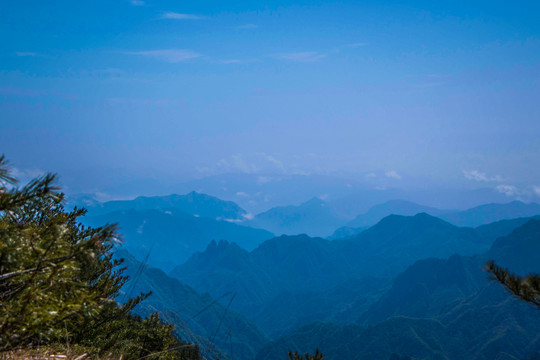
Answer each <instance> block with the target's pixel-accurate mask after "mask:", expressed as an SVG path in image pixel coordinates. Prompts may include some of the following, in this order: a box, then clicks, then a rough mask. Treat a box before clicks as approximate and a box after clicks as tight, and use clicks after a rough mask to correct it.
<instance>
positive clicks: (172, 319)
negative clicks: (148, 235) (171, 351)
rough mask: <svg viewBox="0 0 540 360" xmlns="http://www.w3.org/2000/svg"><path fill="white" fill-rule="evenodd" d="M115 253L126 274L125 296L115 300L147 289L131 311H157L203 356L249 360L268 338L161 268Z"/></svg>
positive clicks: (145, 313) (242, 317)
mask: <svg viewBox="0 0 540 360" xmlns="http://www.w3.org/2000/svg"><path fill="white" fill-rule="evenodd" d="M115 256H116V257H117V258H123V259H125V263H124V265H126V266H127V270H126V275H128V276H129V277H130V280H129V282H128V283H127V284H126V285H125V286H124V288H123V291H124V292H125V293H126V296H125V297H123V296H121V297H120V299H119V300H120V301H122V299H123V300H125V299H127V298H129V297H133V296H135V295H137V294H139V293H140V292H148V291H151V292H152V295H151V296H150V297H149V298H148V299H146V300H145V301H143V302H142V303H141V304H139V305H138V306H137V307H136V308H135V312H136V313H138V314H140V315H143V316H147V315H149V314H151V313H153V312H156V311H158V312H159V313H160V317H161V318H163V319H164V320H165V321H167V322H169V323H173V324H174V325H175V331H176V332H178V333H179V335H180V336H181V338H182V339H185V340H187V341H190V342H194V343H198V344H199V346H200V349H201V353H202V355H203V357H204V358H210V359H216V358H220V359H223V358H224V357H225V358H227V357H228V358H230V359H243V360H249V359H253V357H254V355H255V353H256V351H257V350H258V349H259V348H261V347H262V346H263V345H264V343H266V342H267V341H268V340H269V339H268V337H267V336H266V335H265V334H264V333H263V332H262V331H261V330H259V329H258V328H257V326H256V325H255V324H254V323H253V322H251V321H250V320H248V319H246V318H245V317H244V316H242V315H240V314H238V313H236V312H234V311H232V310H230V309H227V308H226V307H224V306H222V305H220V304H219V303H218V302H217V301H216V300H215V299H213V298H212V297H211V296H210V295H208V294H200V293H197V292H196V291H194V290H193V289H192V288H191V287H189V286H187V285H184V284H182V283H181V282H180V281H178V280H177V279H173V278H170V277H168V276H167V275H166V274H165V273H164V272H163V271H161V270H159V269H156V268H152V267H150V266H148V265H143V264H141V263H140V262H138V261H136V260H135V258H133V257H132V256H131V255H130V254H129V253H127V252H126V251H125V250H119V251H117V253H116V254H115ZM232 296H233V294H228V297H227V300H228V301H234V300H233V299H232V298H231V297H232ZM224 355H225V356H224Z"/></svg>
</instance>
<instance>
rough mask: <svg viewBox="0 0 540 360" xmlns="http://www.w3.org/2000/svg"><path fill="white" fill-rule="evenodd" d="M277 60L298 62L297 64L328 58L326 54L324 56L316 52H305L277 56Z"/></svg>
mask: <svg viewBox="0 0 540 360" xmlns="http://www.w3.org/2000/svg"><path fill="white" fill-rule="evenodd" d="M275 57H276V58H278V59H281V60H289V61H297V62H315V61H317V60H320V59H322V58H324V57H326V54H322V53H319V52H316V51H304V52H293V53H283V54H277V55H275Z"/></svg>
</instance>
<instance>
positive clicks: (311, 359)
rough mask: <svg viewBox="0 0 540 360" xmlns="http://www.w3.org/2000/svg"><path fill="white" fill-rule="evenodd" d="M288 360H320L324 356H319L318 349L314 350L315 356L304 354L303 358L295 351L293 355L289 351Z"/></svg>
mask: <svg viewBox="0 0 540 360" xmlns="http://www.w3.org/2000/svg"><path fill="white" fill-rule="evenodd" d="M289 359H290V360H304V359H305V360H322V359H324V355H323V354H321V352H320V351H319V349H317V350H315V354H313V355H309V354H308V353H306V354H304V357H301V356H300V355H299V354H298V353H297V352H296V351H295V352H294V353H292V352H290V351H289Z"/></svg>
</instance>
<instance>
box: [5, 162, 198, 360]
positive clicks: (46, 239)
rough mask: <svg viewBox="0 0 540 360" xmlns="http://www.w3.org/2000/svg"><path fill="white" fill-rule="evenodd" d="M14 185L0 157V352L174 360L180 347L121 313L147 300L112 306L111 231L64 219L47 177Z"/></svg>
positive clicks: (114, 264) (116, 279) (79, 212)
mask: <svg viewBox="0 0 540 360" xmlns="http://www.w3.org/2000/svg"><path fill="white" fill-rule="evenodd" d="M15 184H16V181H15V179H13V178H12V177H10V176H9V172H8V170H7V164H6V162H5V160H4V158H3V157H0V304H1V306H0V351H10V350H13V349H21V348H28V347H32V346H38V345H41V346H49V345H50V346H54V345H55V344H74V345H81V346H83V347H87V348H89V349H90V351H91V352H92V353H94V354H97V355H101V354H105V353H107V354H109V353H112V354H118V355H122V356H123V357H124V358H126V359H132V358H140V357H142V356H149V355H150V354H153V353H160V357H161V358H170V359H173V358H179V356H181V355H182V351H183V348H184V347H186V345H183V344H182V343H180V342H179V341H178V340H177V339H176V338H174V336H173V335H172V333H171V331H172V327H171V326H167V325H164V324H162V323H161V321H160V320H159V317H158V316H157V315H153V316H151V317H150V318H148V319H142V318H140V317H137V316H134V315H131V314H130V313H129V312H130V310H132V309H133V308H134V306H135V305H137V304H138V303H139V302H140V301H142V300H143V299H144V298H145V297H146V296H147V295H140V296H138V297H136V298H134V299H131V300H129V301H128V302H127V303H125V304H124V305H123V306H119V305H117V304H116V302H115V301H114V299H115V298H116V296H117V295H118V293H119V291H120V289H121V287H122V286H123V285H124V283H125V282H126V281H127V277H125V276H123V275H122V271H123V270H122V269H119V268H118V266H119V265H120V263H121V262H120V261H115V260H112V252H111V250H112V248H113V245H114V244H115V242H117V241H118V234H117V233H116V227H115V226H114V225H107V226H103V227H98V228H88V227H84V226H82V225H81V224H80V223H79V222H78V218H79V217H81V216H83V215H84V214H85V213H86V211H85V210H84V209H74V210H73V211H70V212H67V211H65V209H64V206H63V200H64V195H63V194H62V193H60V192H59V191H58V189H57V188H56V187H55V186H54V176H53V175H45V176H43V177H41V178H38V179H35V180H33V181H31V182H30V183H29V184H27V185H25V186H24V187H22V188H18V187H16V186H15ZM176 349H177V350H176ZM192 358H197V357H196V356H195V357H192Z"/></svg>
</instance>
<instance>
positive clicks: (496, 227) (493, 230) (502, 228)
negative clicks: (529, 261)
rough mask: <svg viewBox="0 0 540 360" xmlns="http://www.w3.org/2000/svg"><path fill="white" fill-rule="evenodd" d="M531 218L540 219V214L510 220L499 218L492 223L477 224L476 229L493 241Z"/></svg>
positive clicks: (508, 233)
mask: <svg viewBox="0 0 540 360" xmlns="http://www.w3.org/2000/svg"><path fill="white" fill-rule="evenodd" d="M531 219H540V215H538V216H533V217H521V218H516V219H509V220H499V221H495V222H493V223H490V224H486V225H480V226H477V227H476V228H475V230H476V232H477V233H478V234H479V235H480V236H482V237H483V238H485V239H487V240H489V241H491V242H493V241H495V240H496V239H497V238H499V237H501V236H507V235H510V234H511V233H512V232H513V231H514V230H515V229H517V228H518V227H520V226H522V225H524V224H525V223H527V222H529V220H531Z"/></svg>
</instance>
